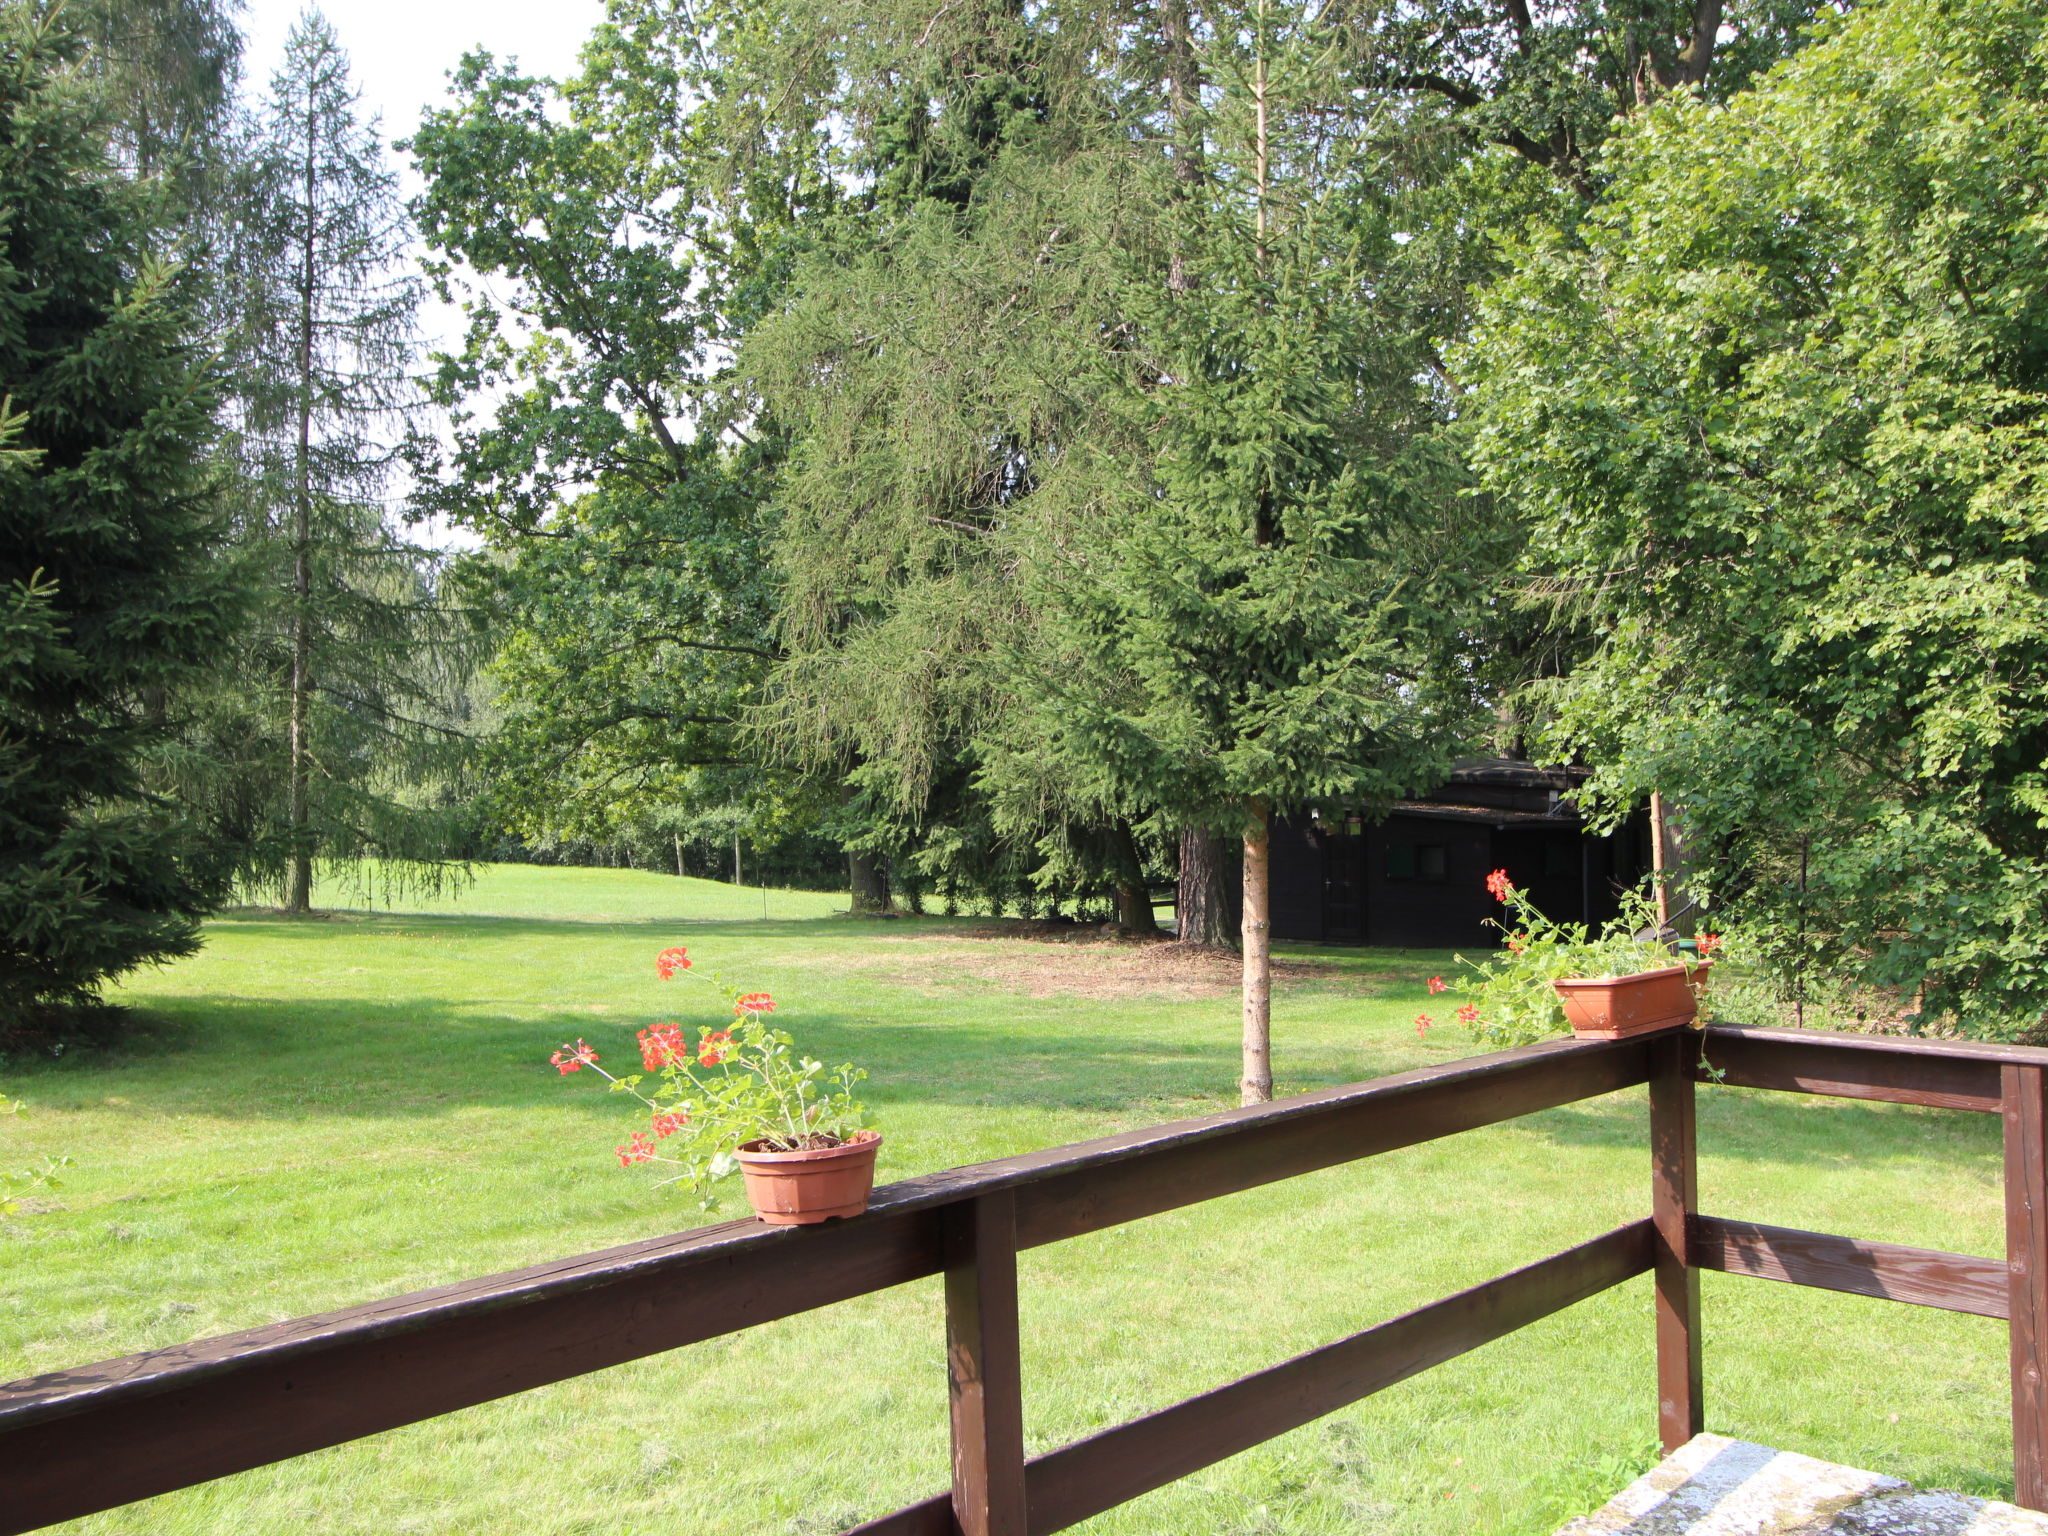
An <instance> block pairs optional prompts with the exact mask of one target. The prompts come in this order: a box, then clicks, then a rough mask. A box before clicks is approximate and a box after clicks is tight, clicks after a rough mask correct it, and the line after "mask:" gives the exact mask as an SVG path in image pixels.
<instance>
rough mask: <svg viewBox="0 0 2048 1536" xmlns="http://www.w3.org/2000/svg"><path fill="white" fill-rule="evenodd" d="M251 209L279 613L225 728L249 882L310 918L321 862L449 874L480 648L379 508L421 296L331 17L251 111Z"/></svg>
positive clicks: (409, 383) (385, 173) (402, 225)
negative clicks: (465, 671) (455, 712)
mask: <svg viewBox="0 0 2048 1536" xmlns="http://www.w3.org/2000/svg"><path fill="white" fill-rule="evenodd" d="M236 208H237V213H238V217H237V221H236V224H237V229H236V239H235V243H234V246H233V249H232V250H231V252H230V253H229V256H228V278H227V285H228V292H229V294H230V296H231V300H232V306H233V311H234V315H235V320H236V326H235V331H234V334H233V337H232V347H233V349H234V350H233V358H234V362H235V365H236V372H237V376H238V379H239V384H240V391H239V395H238V398H237V400H236V402H235V403H236V407H237V409H236V411H235V413H234V415H235V427H236V447H237V449H238V452H239V454H240V456H241V459H242V462H243V465H244V468H245V487H246V494H247V505H246V506H245V508H244V512H243V533H244V538H245V541H246V542H247V544H248V546H249V548H250V550H251V552H252V555H253V556H254V558H255V560H256V561H257V563H258V564H259V565H260V566H261V567H263V569H264V572H265V575H266V577H267V583H268V590H269V593H270V602H269V603H268V605H267V606H266V608H265V611H264V622H263V623H261V624H260V625H259V626H258V627H257V629H256V631H255V633H254V635H253V637H252V640H251V642H250V644H251V651H250V654H249V656H248V658H247V666H246V674H247V676H248V677H249V678H250V679H252V680H254V682H255V683H256V692H255V694H254V695H253V696H250V695H249V694H248V693H247V692H246V691H243V692H241V693H240V694H239V697H241V698H242V699H243V701H244V703H245V706H246V707H245V709H244V710H243V712H242V713H241V714H240V716H239V717H237V712H236V709H235V707H234V705H233V704H229V705H227V706H225V707H224V708H223V709H222V711H221V714H222V715H224V716H226V717H227V718H228V719H229V720H235V719H236V718H239V730H240V732H241V736H242V741H241V744H240V754H239V755H240V756H241V759H242V760H241V761H240V762H239V764H238V765H237V768H236V773H237V776H238V777H239V779H240V781H241V783H242V784H243V786H244V791H245V792H244V794H243V796H242V804H241V811H242V815H243V817H244V820H245V827H244V832H245V835H246V836H247V839H248V841H247V843H246V845H245V846H246V848H247V857H246V860H245V869H244V874H245V876H254V877H256V878H258V879H260V880H262V881H265V882H266V883H275V884H276V885H277V886H278V887H279V888H280V889H281V893H282V896H283V899H284V905H285V907H286V909H287V910H288V911H291V912H295V913H304V912H306V911H308V910H310V908H311V904H312V893H313V879H314V864H315V860H316V858H358V857H361V856H366V855H375V856H377V857H379V858H381V859H383V860H385V861H387V863H391V864H396V865H397V866H399V867H400V868H401V869H403V870H405V871H407V872H408V873H409V874H410V875H411V876H412V877H414V878H421V877H424V878H428V879H432V878H433V877H434V876H435V875H436V873H437V872H438V869H439V866H438V864H437V862H436V861H437V860H438V859H439V858H440V857H441V856H442V855H443V854H444V853H445V852H446V850H447V848H448V846H449V843H450V838H451V827H450V823H449V815H448V813H447V811H446V810H445V809H444V808H440V807H437V806H436V804H435V803H434V801H435V798H436V797H435V796H434V795H433V793H432V790H433V788H434V785H435V781H436V779H437V777H438V776H439V775H441V774H443V773H445V772H446V771H448V769H449V764H450V759H451V758H452V756H453V755H454V754H455V753H456V752H457V751H458V750H459V748H460V745H461V739H462V738H461V733H460V731H459V728H458V722H457V721H455V720H454V719H453V718H451V714H450V710H451V699H452V697H453V695H454V693H455V689H454V688H453V687H452V686H451V685H453V684H454V683H456V682H458V681H459V678H460V674H461V671H462V668H463V665H464V661H465V651H466V645H465V635H464V633H463V630H462V627H461V625H460V623H459V622H458V619H457V616H456V615H454V614H453V613H452V612H451V611H450V609H449V607H448V605H447V604H446V603H445V602H444V601H443V600H442V597H441V595H440V592H439V590H438V584H437V581H436V570H435V566H434V562H433V559H432V557H431V554H430V552H429V551H426V550H424V549H421V548H419V547H416V546H415V545H412V544H410V543H408V542H407V541H406V540H404V539H403V538H401V537H400V536H399V535H398V533H397V532H396V531H395V529H394V528H393V526H392V524H391V522H390V521H389V519H388V518H387V517H386V515H385V511H384V505H383V497H384V494H385V492H386V490H387V487H388V484H389V481H390V478H391V476H392V473H393V471H394V469H395V467H396V465H397V463H398V460H399V458H400V455H401V453H402V451H403V449H404V447H405V445H406V442H407V439H408V436H409V432H410V425H409V416H408V412H409V409H410V407H411V405H412V404H413V401H414V398H415V391H414V383H413V380H412V378H411V376H410V369H411V365H412V363H413V361H414V359H415V357H416V356H417V352H418V342H417V334H416V316H417V310H418V305H419V299H420V284H419V280H418V278H417V277H416V276H415V275H413V274H412V273H411V272H409V271H408V270H407V269H406V254H407V242H408V227H407V223H406V218H405V212H404V208H403V206H402V204H401V203H400V201H399V197H398V184H397V178H396V175H395V173H394V172H393V170H392V169H391V167H390V165H389V163H388V162H387V159H386V155H385V147H384V144H383V141H382V140H381V138H380V137H379V135H378V132H377V127H376V124H375V123H374V122H365V121H363V119H362V118H361V117H360V115H359V112H358V92H357V91H356V89H355V88H354V86H353V85H352V84H351V83H350V79H349V66H348V58H347V55H346V54H345V53H344V51H343V50H342V47H341V45H340V42H339V41H338V40H337V38H336V36H335V33H334V29H333V28H332V27H331V26H330V25H329V24H328V23H327V21H326V19H325V18H324V17H322V16H321V15H320V14H319V13H318V12H316V11H308V12H307V13H306V14H305V15H304V16H303V17H302V18H301V19H300V20H299V22H298V24H297V25H296V26H295V27H294V28H293V29H292V33H291V36H290V38H289V40H288V41H287V43H286V47H285V59H284V63H283V65H282V67H281V68H280V69H279V70H278V72H277V74H276V76H275V78H274V79H273V81H272V83H271V88H270V93H269V96H268V98H267V99H266V100H265V101H264V102H263V103H262V104H261V106H260V107H259V109H258V111H257V113H256V118H255V122H254V124H253V126H252V130H251V137H250V142H249V145H248V148H247V150H246V152H245V154H244V156H243V159H242V164H241V166H240V167H239V169H238V186H237V195H236ZM232 728H233V727H230V728H229V729H232ZM229 729H222V730H220V731H218V732H217V733H216V740H217V741H224V740H225V738H226V737H227V735H228V734H229Z"/></svg>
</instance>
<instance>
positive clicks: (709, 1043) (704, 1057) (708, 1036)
mask: <svg viewBox="0 0 2048 1536" xmlns="http://www.w3.org/2000/svg"><path fill="white" fill-rule="evenodd" d="M731 1044H732V1031H731V1030H729V1029H707V1030H705V1031H704V1038H703V1039H702V1040H700V1041H698V1042H697V1060H698V1061H699V1062H700V1063H702V1064H703V1065H704V1066H707V1067H715V1066H717V1065H718V1064H719V1063H720V1062H721V1061H723V1060H725V1048H726V1047H727V1046H728V1045H731Z"/></svg>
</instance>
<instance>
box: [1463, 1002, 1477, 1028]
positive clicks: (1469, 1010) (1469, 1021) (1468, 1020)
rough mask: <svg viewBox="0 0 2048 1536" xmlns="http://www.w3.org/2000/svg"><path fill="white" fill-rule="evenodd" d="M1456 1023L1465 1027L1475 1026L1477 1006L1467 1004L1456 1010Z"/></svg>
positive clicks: (1475, 1004)
mask: <svg viewBox="0 0 2048 1536" xmlns="http://www.w3.org/2000/svg"><path fill="white" fill-rule="evenodd" d="M1458 1022H1459V1023H1460V1024H1463V1025H1466V1026H1467V1027H1470V1026H1471V1025H1474V1024H1477V1023H1478V1022H1479V1005H1478V1004H1477V1003H1467V1004H1466V1005H1465V1006H1464V1007H1462V1008H1460V1009H1459V1010H1458Z"/></svg>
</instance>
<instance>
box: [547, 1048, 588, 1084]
mask: <svg viewBox="0 0 2048 1536" xmlns="http://www.w3.org/2000/svg"><path fill="white" fill-rule="evenodd" d="M596 1060H597V1052H595V1051H593V1050H592V1049H591V1048H590V1047H589V1046H588V1045H586V1044H584V1042H583V1041H581V1040H578V1041H577V1042H576V1043H575V1044H574V1045H570V1044H568V1043H567V1042H566V1041H565V1042H564V1043H563V1045H562V1048H561V1050H559V1051H557V1052H555V1054H554V1055H552V1056H550V1057H549V1058H548V1065H549V1066H551V1067H553V1068H554V1069H555V1070H556V1071H557V1072H559V1073H561V1074H562V1075H563V1076H564V1077H566V1076H568V1075H569V1074H570V1073H571V1072H581V1071H582V1070H583V1069H584V1068H585V1067H587V1066H590V1065H592V1064H594V1063H595V1062H596Z"/></svg>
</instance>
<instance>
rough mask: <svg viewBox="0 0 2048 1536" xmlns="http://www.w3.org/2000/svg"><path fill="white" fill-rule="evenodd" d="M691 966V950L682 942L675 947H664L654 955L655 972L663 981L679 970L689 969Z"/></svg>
mask: <svg viewBox="0 0 2048 1536" xmlns="http://www.w3.org/2000/svg"><path fill="white" fill-rule="evenodd" d="M689 968H690V952H689V951H688V950H687V949H684V948H683V947H682V946H681V945H680V944H678V945H677V946H676V947H675V948H673V949H664V950H663V951H662V952H661V953H660V954H658V955H656V956H655V957H654V974H655V975H657V976H659V977H660V978H661V979H662V980H663V981H667V980H668V979H669V977H671V976H673V975H675V973H676V972H677V971H687V970H688V969H689Z"/></svg>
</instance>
